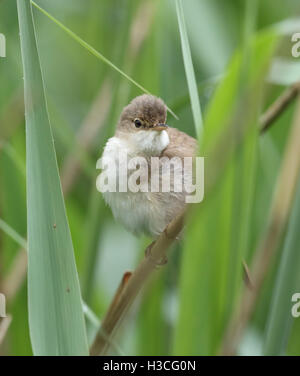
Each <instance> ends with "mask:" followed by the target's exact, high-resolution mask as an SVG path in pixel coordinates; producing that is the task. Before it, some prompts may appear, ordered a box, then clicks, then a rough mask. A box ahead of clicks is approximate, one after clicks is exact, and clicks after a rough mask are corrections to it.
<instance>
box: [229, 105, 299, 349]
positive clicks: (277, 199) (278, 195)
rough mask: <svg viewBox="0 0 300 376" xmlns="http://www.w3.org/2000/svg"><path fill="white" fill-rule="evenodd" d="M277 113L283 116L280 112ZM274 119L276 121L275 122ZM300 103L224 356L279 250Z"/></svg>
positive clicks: (293, 172) (294, 171)
mask: <svg viewBox="0 0 300 376" xmlns="http://www.w3.org/2000/svg"><path fill="white" fill-rule="evenodd" d="M277 113H280V111H278V112H277ZM273 120H274V119H273ZM299 150H300V100H298V103H297V109H296V113H295V116H294V120H293V125H292V128H291V131H290V134H289V138H288V142H287V147H286V151H285V154H284V159H283V162H282V165H281V169H280V173H279V176H278V178H277V183H276V187H275V193H274V197H273V200H272V205H271V210H270V215H269V221H268V225H267V228H266V230H265V232H264V234H263V236H262V239H261V241H260V243H259V246H258V248H257V251H256V253H255V256H254V260H253V263H252V268H251V277H252V280H253V288H252V289H248V288H245V289H244V291H243V293H242V298H241V301H240V304H239V306H238V309H237V312H236V314H235V315H234V316H233V319H232V321H231V322H230V323H229V326H228V332H227V334H226V336H225V340H224V343H223V348H222V354H223V355H234V354H235V353H236V350H237V346H238V344H239V342H240V340H241V337H242V335H243V333H244V330H245V328H246V326H247V324H248V322H249V320H250V319H251V316H252V313H253V310H254V308H255V303H256V301H257V299H258V296H259V293H260V291H261V288H262V286H263V282H264V279H265V277H266V275H267V273H268V271H269V268H270V266H271V263H272V260H273V258H274V255H275V253H276V250H277V248H278V245H279V242H280V240H281V236H282V234H283V231H284V229H285V227H286V223H287V220H288V217H289V213H290V209H291V202H292V200H293V197H294V192H295V187H296V184H297V180H298V177H299V170H300V153H299Z"/></svg>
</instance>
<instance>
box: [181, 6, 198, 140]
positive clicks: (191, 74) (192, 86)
mask: <svg viewBox="0 0 300 376" xmlns="http://www.w3.org/2000/svg"><path fill="white" fill-rule="evenodd" d="M176 13H177V18H178V25H179V31H180V39H181V48H182V56H183V62H184V67H185V74H186V78H187V83H188V88H189V94H190V99H191V105H192V112H193V118H194V124H195V129H196V134H197V137H198V140H200V137H201V134H202V130H203V120H202V114H201V107H200V100H199V95H198V88H197V81H196V77H195V71H194V66H193V61H192V55H191V49H190V44H189V39H188V35H187V30H186V25H185V20H184V11H183V6H182V0H176Z"/></svg>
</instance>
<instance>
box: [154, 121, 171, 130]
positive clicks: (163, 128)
mask: <svg viewBox="0 0 300 376" xmlns="http://www.w3.org/2000/svg"><path fill="white" fill-rule="evenodd" d="M167 128H168V125H167V124H163V123H159V124H156V125H154V127H153V130H155V131H164V130H165V129H167Z"/></svg>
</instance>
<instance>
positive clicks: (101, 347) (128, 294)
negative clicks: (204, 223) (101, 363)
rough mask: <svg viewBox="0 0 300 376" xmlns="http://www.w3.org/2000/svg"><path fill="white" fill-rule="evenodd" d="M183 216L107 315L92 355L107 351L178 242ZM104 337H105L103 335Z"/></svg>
mask: <svg viewBox="0 0 300 376" xmlns="http://www.w3.org/2000/svg"><path fill="white" fill-rule="evenodd" d="M183 222H184V213H182V214H180V215H179V216H177V217H176V218H174V219H173V221H172V222H171V223H170V224H169V225H168V226H167V227H166V229H165V230H164V232H162V233H161V235H160V236H159V237H158V238H157V240H156V241H155V242H153V243H152V244H151V245H150V246H149V247H148V248H147V250H146V256H145V258H144V259H143V260H142V261H141V263H140V264H139V266H138V267H137V268H136V270H135V271H134V272H133V273H132V275H131V276H130V278H129V280H128V281H127V282H126V283H125V284H124V285H123V287H122V288H121V290H120V288H119V289H118V290H117V294H116V296H115V297H114V299H113V302H112V304H111V306H110V307H109V309H108V311H107V314H106V315H105V317H104V319H103V321H102V325H101V327H100V329H99V331H98V334H97V336H96V338H95V341H94V343H93V345H92V347H91V349H90V354H91V355H93V356H95V355H100V354H101V355H103V354H104V353H105V352H106V351H107V350H108V345H109V344H108V340H107V339H110V340H111V338H112V336H113V335H114V334H115V333H116V330H117V328H118V327H119V325H120V323H121V321H122V319H123V318H124V316H125V313H126V312H127V310H128V309H129V308H130V306H131V305H132V303H133V301H134V300H135V298H136V297H137V295H138V293H139V292H140V290H141V289H142V287H143V286H144V285H145V283H146V282H147V280H148V279H149V277H150V275H151V274H152V273H153V272H154V270H155V269H156V267H157V266H159V265H162V264H163V260H165V258H166V254H167V250H168V248H169V247H170V246H171V244H172V243H173V242H174V241H175V240H176V238H177V236H178V235H179V234H180V232H181V230H182V228H183ZM103 333H105V335H103Z"/></svg>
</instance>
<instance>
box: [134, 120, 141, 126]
mask: <svg viewBox="0 0 300 376" xmlns="http://www.w3.org/2000/svg"><path fill="white" fill-rule="evenodd" d="M134 125H135V126H136V127H137V128H140V127H141V126H142V122H141V121H140V119H134Z"/></svg>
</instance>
